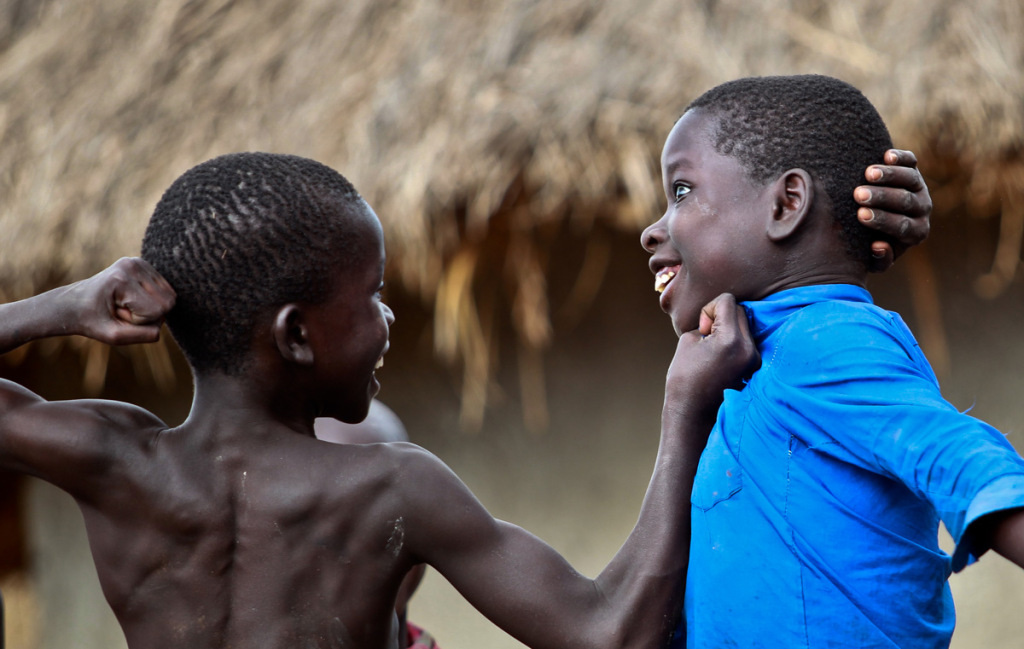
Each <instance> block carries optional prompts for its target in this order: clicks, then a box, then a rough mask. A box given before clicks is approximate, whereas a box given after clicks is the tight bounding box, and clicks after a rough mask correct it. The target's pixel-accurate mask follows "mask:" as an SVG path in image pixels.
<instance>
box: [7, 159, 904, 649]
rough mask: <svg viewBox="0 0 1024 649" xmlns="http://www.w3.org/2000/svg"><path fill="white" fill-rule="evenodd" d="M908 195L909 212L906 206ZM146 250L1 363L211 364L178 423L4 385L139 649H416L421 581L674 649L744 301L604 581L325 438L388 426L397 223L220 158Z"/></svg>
mask: <svg viewBox="0 0 1024 649" xmlns="http://www.w3.org/2000/svg"><path fill="white" fill-rule="evenodd" d="M915 175H916V172H915ZM901 186H902V187H906V186H907V185H906V184H902V185H901V184H900V183H897V185H896V189H895V190H893V192H891V193H889V194H888V195H887V196H888V198H894V197H895V198H896V199H897V200H896V201H894V202H890V203H886V204H888V205H890V206H898V205H904V204H905V203H904V202H903V199H904V198H905V196H906V195H908V194H909V192H907V191H905V190H902V189H900V187H901ZM917 196H920V193H918V194H917ZM888 198H887V199H886V200H888ZM881 207H883V208H884V207H885V204H883V205H881ZM894 223H895V227H894V228H893V230H894V231H898V230H899V229H900V227H899V225H900V223H899V220H898V219H897V220H896V221H894ZM142 254H143V259H144V260H145V261H143V260H142V259H122V260H119V261H118V262H116V263H114V264H113V265H112V266H111V267H110V268H108V269H106V270H105V271H103V272H101V273H99V274H97V275H95V276H93V277H91V278H89V279H86V280H82V281H80V282H77V283H74V284H70V285H68V286H65V287H62V288H58V289H54V290H53V291H49V292H47V293H44V294H41V295H38V296H36V297H33V298H29V299H26V300H23V301H20V302H14V303H10V304H6V305H3V306H0V352H6V351H9V350H11V349H13V348H15V347H17V346H19V345H21V344H24V343H26V342H28V341H31V340H35V339H39V338H44V337H48V336H57V335H68V334H79V335H84V336H89V337H91V338H94V339H96V340H99V341H102V342H106V343H111V344H128V343H139V342H146V341H152V340H155V339H156V338H157V336H158V335H159V327H160V324H161V322H162V321H163V319H164V317H165V316H166V320H167V324H168V326H169V328H170V330H171V333H172V334H173V335H174V337H175V339H176V340H177V342H178V344H179V345H180V347H181V348H182V351H183V353H184V354H185V356H186V358H187V359H188V361H189V363H190V365H191V367H192V371H193V379H194V384H195V393H194V400H193V404H192V409H191V412H190V414H189V416H188V418H187V419H186V421H185V422H184V423H182V424H181V425H180V426H176V427H169V426H167V425H166V424H165V423H164V422H162V421H160V420H159V419H158V418H156V417H155V416H154V415H152V414H150V413H148V412H146V411H144V410H142V409H140V408H138V407H135V406H132V405H130V404H125V403H116V402H107V401H98V400H78V401H66V402H48V401H46V400H44V399H42V398H40V397H39V396H37V395H35V394H33V393H32V392H30V391H29V390H27V389H25V388H24V387H21V386H19V385H17V384H14V383H11V382H8V381H3V382H0V468H3V469H7V470H14V471H20V472H24V473H28V474H32V475H35V476H37V477H39V478H42V479H44V480H47V481H49V482H51V483H53V484H55V485H56V486H58V487H60V488H62V489H63V490H65V491H67V492H68V493H70V494H71V495H72V496H73V497H74V498H75V499H76V501H77V502H78V504H79V506H80V508H81V510H82V513H83V515H84V518H85V524H86V529H87V532H88V536H89V541H90V545H91V548H92V552H93V557H94V559H95V562H96V566H97V570H98V573H99V577H100V582H101V585H102V587H103V590H104V594H105V596H106V598H107V600H108V602H109V603H110V606H111V608H112V609H113V611H114V613H115V615H116V616H117V618H118V620H119V622H120V624H121V626H122V628H123V630H124V632H125V636H126V639H127V641H128V645H129V646H130V647H132V648H133V649H162V648H168V649H170V648H174V649H184V648H187V649H215V648H216V649H220V648H224V647H233V648H238V649H244V648H254V649H255V648H259V649H294V648H296V647H303V648H306V647H360V648H363V647H366V648H370V647H373V648H376V647H388V648H393V647H396V645H397V642H396V638H397V628H396V627H397V620H396V616H395V610H394V607H395V597H396V593H397V592H398V589H399V586H400V584H401V582H402V579H403V577H404V576H405V574H406V573H407V572H408V571H409V569H410V568H412V567H413V566H415V565H417V564H420V563H426V564H429V565H431V566H433V567H434V568H435V569H437V570H438V571H440V572H441V573H442V574H443V575H444V576H445V577H446V578H447V579H448V580H449V581H450V582H451V583H452V584H453V585H454V586H455V587H456V588H457V589H458V590H459V591H460V592H461V593H462V594H463V595H464V596H465V597H466V598H467V599H468V600H469V601H470V602H471V603H472V604H473V605H474V606H475V607H476V608H478V609H479V610H480V611H482V612H483V613H484V614H485V615H487V616H488V617H489V618H490V619H491V620H493V621H494V622H495V623H497V624H498V625H499V626H501V627H502V628H503V629H505V630H506V631H508V632H509V633H510V634H512V635H513V636H515V637H516V638H518V639H519V640H520V641H522V642H523V643H525V644H527V645H529V646H533V647H551V648H559V649H563V648H566V647H581V648H582V647H586V648H588V649H590V648H592V647H609V648H611V647H615V648H622V647H657V646H660V645H662V644H663V643H664V640H665V638H667V635H668V633H669V631H670V630H671V627H672V623H673V621H674V615H673V614H672V611H673V609H674V608H675V607H678V605H679V602H680V601H681V600H680V598H681V588H680V586H681V584H682V583H683V582H684V580H685V573H686V565H687V556H686V553H680V552H678V551H677V548H679V547H685V545H686V543H687V542H688V539H689V512H688V509H687V507H685V504H686V501H687V497H688V494H689V490H690V485H691V482H692V479H693V471H694V468H695V466H696V462H697V458H698V456H699V454H700V451H701V449H702V447H703V445H704V442H705V439H706V435H707V432H708V430H710V426H711V422H712V421H713V419H714V411H715V408H716V407H717V404H718V402H719V401H720V397H721V392H722V390H723V388H725V387H726V386H728V385H731V384H733V383H734V381H735V378H736V377H739V376H741V375H743V374H744V373H746V372H748V371H749V369H750V368H751V365H752V363H755V362H756V355H755V354H754V352H753V350H752V347H751V346H750V345H749V343H748V338H747V336H746V335H745V334H744V328H745V326H746V321H745V319H744V318H743V316H742V313H741V312H740V311H739V310H738V309H736V306H735V304H734V303H733V302H731V301H730V300H728V299H725V300H722V301H719V302H717V303H715V304H714V305H713V306H711V307H709V308H708V310H707V317H705V318H703V319H702V321H701V333H702V334H704V335H705V337H703V338H702V336H701V334H699V333H698V332H689V333H686V334H684V335H682V336H681V337H680V340H679V345H678V347H677V351H676V355H675V357H674V359H673V361H672V363H671V365H670V368H669V372H668V376H667V378H666V397H665V407H664V410H663V418H662V436H661V445H660V448H659V453H658V456H657V459H656V464H655V469H654V472H653V475H652V478H651V483H650V487H649V489H648V493H647V496H646V498H645V500H644V503H643V506H642V509H641V512H640V515H639V519H638V521H637V524H636V527H635V529H634V530H633V532H632V533H631V534H630V536H629V537H628V539H627V540H626V542H625V543H624V545H623V546H622V548H621V550H620V551H619V552H618V553H617V554H616V556H615V557H614V558H613V559H612V561H611V563H610V564H609V565H608V567H607V568H606V569H605V570H604V571H602V573H601V574H600V575H599V576H598V577H597V578H596V579H589V578H586V577H584V576H582V575H580V574H578V573H577V572H576V571H574V570H573V569H572V567H571V566H570V565H569V564H568V563H567V562H566V561H565V560H564V559H563V558H562V557H561V556H560V555H558V554H557V553H556V552H554V551H553V550H552V549H551V548H550V547H549V546H547V545H546V544H544V543H543V542H541V541H540V540H538V539H537V538H535V537H533V536H531V535H530V534H528V533H527V532H525V531H524V530H522V529H520V528H518V527H515V526H513V525H510V524H508V523H505V522H503V521H499V520H496V519H494V518H493V517H491V516H490V515H489V514H488V513H487V512H486V511H485V510H484V508H483V507H482V506H481V505H480V503H479V502H478V501H477V500H476V499H475V498H474V497H473V495H472V494H471V493H470V492H469V491H468V489H466V487H465V486H464V485H463V484H462V483H461V482H460V481H459V480H458V479H457V478H456V477H455V476H454V475H453V474H452V473H451V472H450V471H449V470H448V469H447V468H446V467H445V466H444V465H443V464H442V463H441V462H440V461H439V460H438V459H437V458H435V457H434V456H432V455H431V454H430V453H428V452H426V451H424V450H423V449H420V448H418V447H416V446H413V445H411V444H388V445H372V446H355V445H348V446H345V445H335V444H328V443H325V442H322V441H318V440H316V439H315V438H314V435H313V422H314V419H315V418H317V417H321V416H326V417H334V418H337V419H340V420H342V421H346V422H357V421H359V420H361V419H362V418H363V417H364V416H365V415H366V413H367V409H368V407H369V404H370V401H371V399H372V398H373V396H374V395H375V394H376V392H377V390H378V387H379V386H378V383H377V380H376V378H375V376H374V370H375V368H376V367H377V366H378V364H379V363H380V362H381V360H382V358H383V356H384V354H385V352H386V351H387V348H388V329H389V326H390V325H391V323H392V322H393V315H392V313H391V310H390V309H389V308H388V307H387V306H385V305H384V304H383V303H382V302H381V299H380V291H381V287H382V282H383V270H384V244H383V237H382V231H381V226H380V223H379V222H378V220H377V217H376V216H375V215H374V213H373V211H372V210H371V209H370V207H369V206H368V205H367V204H366V203H365V202H364V201H363V200H362V199H361V198H360V197H359V195H358V194H357V193H356V191H355V189H353V188H352V186H351V185H350V184H349V183H348V182H347V181H346V180H345V179H344V178H342V177H341V176H340V175H339V174H337V173H336V172H334V171H333V170H331V169H329V168H327V167H324V166H323V165H320V164H318V163H315V162H313V161H310V160H305V159H302V158H296V157H291V156H282V155H270V154H235V155H229V156H223V157H220V158H216V159H213V160H211V161H208V162H206V163H203V164H201V165H199V166H197V167H195V168H193V169H192V170H190V171H188V172H186V173H185V174H184V175H183V176H181V177H180V178H179V179H178V180H177V181H175V182H174V183H173V184H172V186H171V187H170V188H169V189H168V190H167V192H166V193H165V194H164V196H163V198H162V199H161V201H160V203H159V204H158V206H157V208H156V210H155V212H154V214H153V217H152V219H151V221H150V225H149V228H148V229H147V232H146V235H145V239H144V241H143V250H142ZM675 610H678V609H677V608H675Z"/></svg>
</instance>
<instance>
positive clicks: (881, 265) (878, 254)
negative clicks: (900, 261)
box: [868, 241, 903, 273]
mask: <svg viewBox="0 0 1024 649" xmlns="http://www.w3.org/2000/svg"><path fill="white" fill-rule="evenodd" d="M901 248H903V247H902V246H901ZM895 261H896V255H895V254H894V253H893V250H892V246H891V245H889V244H888V243H886V242H885V241H875V242H873V243H872V244H871V259H870V260H869V262H868V270H870V271H871V272H872V273H881V272H884V271H887V270H889V268H890V267H891V266H892V265H893V262H895Z"/></svg>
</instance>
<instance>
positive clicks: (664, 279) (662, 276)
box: [654, 266, 679, 293]
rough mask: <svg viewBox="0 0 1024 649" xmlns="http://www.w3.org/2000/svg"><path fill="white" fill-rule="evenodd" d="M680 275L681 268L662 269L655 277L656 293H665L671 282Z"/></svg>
mask: <svg viewBox="0 0 1024 649" xmlns="http://www.w3.org/2000/svg"><path fill="white" fill-rule="evenodd" d="M678 273H679V266H670V267H666V268H662V269H661V270H659V271H658V273H657V274H656V275H655V276H654V291H655V292H656V293H664V292H665V289H666V288H668V285H669V282H671V281H672V279H673V278H675V276H676V275H677V274H678Z"/></svg>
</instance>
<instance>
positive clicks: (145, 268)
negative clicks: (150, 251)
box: [113, 258, 175, 329]
mask: <svg viewBox="0 0 1024 649" xmlns="http://www.w3.org/2000/svg"><path fill="white" fill-rule="evenodd" d="M115 266H117V268H118V271H119V273H118V275H119V277H118V286H117V287H116V288H115V290H114V294H113V307H114V316H115V318H117V319H118V320H121V321H122V322H125V323H128V324H132V325H147V324H156V325H157V328H158V329H159V324H160V323H161V322H163V318H164V316H165V315H166V314H167V312H168V311H170V310H171V308H172V307H173V306H174V301H175V293H174V289H172V288H171V285H170V284H169V283H168V282H167V280H165V279H164V278H163V276H161V275H160V274H159V273H158V272H156V270H155V269H154V268H153V267H152V266H151V265H149V264H148V263H147V262H146V261H144V260H142V259H138V258H135V259H129V258H125V259H121V260H118V262H117V264H116V265H115Z"/></svg>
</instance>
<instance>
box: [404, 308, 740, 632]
mask: <svg viewBox="0 0 1024 649" xmlns="http://www.w3.org/2000/svg"><path fill="white" fill-rule="evenodd" d="M701 331H703V332H705V333H706V334H707V335H706V336H704V335H702V333H701V332H698V331H694V332H690V333H687V334H685V335H684V336H682V337H681V338H680V340H679V344H678V346H677V349H676V355H675V357H674V359H673V361H672V365H671V367H670V369H669V372H668V377H667V381H666V398H665V405H664V408H663V412H662V434H661V444H660V447H659V450H658V457H657V461H656V464H655V469H654V473H653V475H652V478H651V482H650V485H649V487H648V490H647V494H646V496H645V498H644V503H643V505H642V507H641V512H640V516H639V518H638V520H637V523H636V526H635V527H634V529H633V531H632V533H631V534H630V535H629V538H628V539H627V540H626V542H625V543H624V544H623V546H622V548H621V549H620V550H619V552H618V553H617V554H616V555H615V557H614V558H613V559H612V561H611V562H610V563H609V564H608V566H607V567H606V568H605V569H604V570H603V571H602V572H601V574H600V575H599V576H598V577H597V578H596V579H593V580H591V579H588V578H586V577H584V576H582V575H580V574H579V573H577V572H576V571H575V570H574V569H573V568H572V566H570V565H569V564H568V562H566V560H565V559H564V558H562V557H561V556H560V555H559V554H558V553H557V552H555V551H554V550H553V549H552V548H550V547H549V546H548V545H546V544H545V543H543V542H542V541H540V540H539V539H537V538H536V537H533V536H532V535H530V534H529V533H528V532H526V531H524V530H522V529H520V528H518V527H516V526H514V525H510V524H508V523H505V522H502V521H497V520H495V519H493V518H491V517H490V515H489V514H487V512H486V511H484V510H483V507H482V506H481V505H480V504H479V503H478V502H477V501H476V499H475V498H474V497H473V496H472V494H470V493H469V491H468V490H467V489H466V488H465V487H464V486H462V485H461V483H459V482H458V481H457V479H456V478H455V477H454V476H448V477H444V478H440V479H439V480H438V483H436V484H435V485H433V486H427V485H429V479H428V480H427V483H426V484H425V483H423V482H418V483H417V482H416V481H415V479H414V484H419V489H418V490H417V491H418V493H420V494H422V495H423V498H422V501H421V502H420V503H419V509H420V510H421V511H423V512H424V514H423V517H417V518H416V520H414V521H411V522H410V525H409V528H408V529H409V536H408V538H409V543H412V544H414V547H412V548H410V550H411V551H412V552H413V553H414V554H415V556H414V557H413V558H414V559H417V560H423V561H426V562H428V563H430V564H431V565H433V566H434V567H435V568H437V569H438V570H439V571H440V572H441V573H442V574H443V575H444V576H445V577H446V578H447V579H448V580H449V581H450V582H451V583H452V584H453V585H454V586H455V587H456V588H457V589H458V590H459V591H460V592H461V593H462V594H463V595H464V596H465V597H466V598H467V599H468V600H469V601H470V602H471V603H472V604H473V605H474V606H475V607H476V608H478V609H479V610H480V611H481V612H483V613H484V614H485V615H486V616H488V617H489V618H490V619H491V620H492V621H494V622H495V623H497V624H498V625H499V626H501V627H502V628H503V629H505V630H506V631H507V632H509V633H510V634H512V635H513V636H515V637H516V638H518V639H519V640H520V641H522V642H524V643H525V644H527V645H529V646H531V647H551V648H558V649H565V648H570V647H586V648H588V649H590V648H593V647H609V648H611V647H615V648H623V647H651V648H653V647H660V646H664V645H665V644H666V642H667V640H668V638H669V634H670V632H671V630H672V628H673V626H674V625H675V623H676V621H677V615H678V611H679V609H680V606H681V603H682V594H683V592H684V585H685V579H686V568H687V561H688V554H689V552H688V548H689V534H690V503H689V495H690V489H691V485H692V482H693V476H694V473H695V470H696V466H697V462H698V459H699V456H700V452H701V450H702V449H703V446H704V444H705V442H706V440H707V435H708V433H709V432H710V429H711V426H712V425H713V422H714V419H715V413H716V410H717V406H718V403H719V402H720V401H721V397H722V390H723V389H724V388H725V387H727V386H730V385H732V384H733V383H734V382H735V381H736V380H737V379H738V378H739V377H741V376H742V375H744V374H746V373H747V372H749V371H751V370H752V369H753V368H754V366H755V364H756V362H757V354H756V350H755V348H754V346H753V343H752V341H751V340H750V337H749V334H748V333H747V330H746V318H745V316H744V315H743V312H742V309H740V308H739V307H737V305H736V304H735V301H734V300H732V298H731V297H725V298H720V299H719V300H717V301H716V302H715V303H714V304H713V305H710V306H709V307H708V308H707V309H706V312H705V315H704V316H702V322H701ZM433 487H436V488H433ZM442 494H443V495H442ZM428 499H429V501H428Z"/></svg>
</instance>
